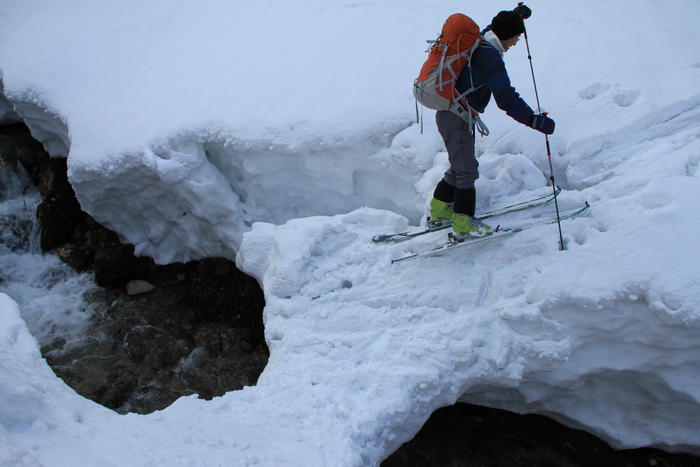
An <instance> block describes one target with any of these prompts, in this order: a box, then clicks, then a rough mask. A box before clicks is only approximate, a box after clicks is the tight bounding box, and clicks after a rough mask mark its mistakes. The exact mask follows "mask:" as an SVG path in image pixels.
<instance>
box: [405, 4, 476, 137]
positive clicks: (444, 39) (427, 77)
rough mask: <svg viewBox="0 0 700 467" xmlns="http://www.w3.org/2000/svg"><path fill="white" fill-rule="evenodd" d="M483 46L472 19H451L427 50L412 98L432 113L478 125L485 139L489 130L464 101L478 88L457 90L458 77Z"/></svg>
mask: <svg viewBox="0 0 700 467" xmlns="http://www.w3.org/2000/svg"><path fill="white" fill-rule="evenodd" d="M429 42H430V41H429ZM480 44H481V31H480V29H479V26H478V25H477V24H476V23H475V22H474V21H473V20H472V19H471V18H470V17H468V16H466V15H463V14H461V13H455V14H453V15H450V16H449V17H448V18H447V20H446V21H445V24H443V26H442V32H441V33H440V35H439V36H438V38H437V40H436V41H433V44H432V45H431V46H430V48H429V49H428V59H427V60H426V61H425V63H424V64H423V67H422V68H421V70H420V74H419V75H418V78H417V79H416V80H415V81H414V82H413V95H414V96H415V98H416V100H417V101H418V102H420V103H421V104H422V105H424V106H425V107H427V108H429V109H433V110H450V111H452V112H454V113H455V114H457V115H458V116H459V117H461V118H462V119H463V120H465V121H467V122H468V123H475V124H476V125H478V128H479V131H480V133H481V134H483V135H486V134H488V129H487V128H486V126H485V125H484V124H483V122H481V119H480V118H479V114H478V113H477V112H476V111H475V110H473V109H472V108H471V107H469V104H467V102H466V100H465V99H464V98H465V96H466V95H467V94H469V93H470V92H472V91H473V90H474V89H475V88H474V87H472V88H470V89H468V90H467V91H466V92H464V93H462V94H460V93H459V92H458V91H457V89H456V84H457V78H459V74H460V73H461V72H462V70H463V69H464V67H465V66H469V62H470V60H471V55H472V53H473V52H474V51H475V50H476V48H477V47H479V45H480Z"/></svg>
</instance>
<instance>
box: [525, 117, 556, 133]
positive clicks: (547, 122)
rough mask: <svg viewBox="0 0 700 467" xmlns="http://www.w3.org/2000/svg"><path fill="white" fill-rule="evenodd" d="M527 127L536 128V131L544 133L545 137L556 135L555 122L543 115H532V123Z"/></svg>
mask: <svg viewBox="0 0 700 467" xmlns="http://www.w3.org/2000/svg"><path fill="white" fill-rule="evenodd" d="M527 126H529V127H530V128H534V129H535V130H537V131H539V132H541V133H544V134H545V135H551V134H552V133H554V120H552V119H551V118H549V117H548V116H547V115H545V114H542V115H538V114H532V117H530V121H529V122H528V124H527Z"/></svg>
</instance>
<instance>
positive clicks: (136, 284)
mask: <svg viewBox="0 0 700 467" xmlns="http://www.w3.org/2000/svg"><path fill="white" fill-rule="evenodd" d="M154 289H155V286H154V285H153V284H149V283H148V282H146V281H138V280H137V281H131V282H129V283H128V284H126V293H128V294H129V295H139V294H142V293H148V292H151V291H152V290H154Z"/></svg>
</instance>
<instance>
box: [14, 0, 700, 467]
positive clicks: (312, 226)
mask: <svg viewBox="0 0 700 467" xmlns="http://www.w3.org/2000/svg"><path fill="white" fill-rule="evenodd" d="M513 6H515V5H512V6H511V5H507V4H502V5H499V6H483V5H474V4H472V5H465V4H464V3H463V2H440V4H439V5H437V4H431V3H429V2H420V1H418V0H410V1H405V0H404V1H402V2H392V1H385V2H381V3H364V2H358V3H343V2H327V1H321V0H311V1H306V2H303V5H301V4H299V2H296V3H294V2H282V1H267V2H257V3H254V2H252V3H251V2H248V3H245V4H243V3H240V2H223V1H222V2H217V1H212V2H206V3H202V2H187V1H180V2H176V1H165V0H163V1H158V2H155V1H154V2H136V1H125V0H120V1H119V2H116V1H105V2H88V1H79V0H71V1H65V2H60V3H59V2H51V1H40V0H36V1H33V2H22V1H18V0H13V1H6V2H3V4H2V5H0V18H2V22H3V28H2V30H0V71H1V73H2V81H3V93H4V95H5V96H6V97H7V99H8V101H5V100H1V101H0V120H4V119H13V118H17V116H19V117H20V118H22V119H23V120H24V121H25V122H26V123H27V124H28V125H29V126H30V128H31V130H32V133H33V135H34V136H35V137H36V138H37V139H39V140H40V141H42V142H43V143H44V145H45V147H46V149H47V150H48V151H49V152H50V153H51V155H52V156H54V157H65V156H68V165H69V177H70V180H71V183H72V184H73V186H74V188H75V190H76V193H77V196H78V199H79V200H80V202H81V205H82V206H83V209H84V210H86V211H87V212H88V213H90V214H91V215H93V216H94V217H95V218H96V219H98V220H99V221H100V222H102V223H104V224H105V225H107V226H108V227H110V228H112V229H113V230H115V231H117V232H118V233H119V235H120V236H121V238H122V240H124V241H127V242H130V243H133V244H135V245H136V248H137V252H138V253H139V254H142V255H148V256H151V257H153V258H154V259H155V260H156V261H157V262H159V263H162V264H166V263H170V262H175V261H187V260H191V259H198V258H204V257H209V256H223V257H227V258H230V259H236V261H237V264H238V265H239V267H240V268H242V269H243V270H244V271H246V272H247V273H249V274H251V275H253V276H254V277H256V278H257V279H258V281H259V282H260V284H261V285H262V286H263V288H264V291H265V298H266V308H265V316H264V318H265V332H266V339H267V343H268V346H269V348H270V352H271V355H270V360H269V363H268V365H267V367H266V369H265V371H264V372H263V374H262V375H261V377H260V380H259V381H258V384H257V385H256V386H255V387H247V388H245V389H243V390H241V391H234V392H230V393H228V394H226V395H224V396H222V397H219V398H215V399H214V400H212V401H204V400H199V399H197V398H196V396H192V397H185V398H182V399H180V400H178V401H177V402H176V403H174V404H173V405H172V406H170V407H168V408H167V409H164V410H162V411H160V412H157V413H154V414H150V415H144V416H142V415H135V414H130V415H126V416H121V415H117V414H115V413H113V412H111V411H109V410H107V409H105V408H103V407H101V406H98V405H96V404H95V403H93V402H91V401H88V400H86V399H84V398H82V397H80V396H79V395H77V394H76V393H75V392H74V391H72V390H71V389H70V388H68V387H67V386H66V385H65V384H64V383H63V382H62V381H61V380H59V379H58V378H57V377H56V376H55V375H54V374H53V373H52V371H51V370H50V368H49V367H48V366H47V365H46V363H45V362H44V360H43V359H42V358H41V356H40V354H39V350H38V349H39V344H38V342H37V340H38V341H42V340H43V339H48V338H51V337H53V336H55V335H63V336H67V337H66V339H67V340H68V341H75V342H76V343H77V342H79V340H80V338H81V334H80V331H81V330H82V329H83V325H84V323H85V321H86V320H87V319H89V313H90V310H84V307H85V305H84V302H83V300H82V295H83V294H84V293H85V292H86V291H88V290H90V289H91V288H92V287H94V284H92V282H91V278H90V276H89V275H80V274H77V273H74V272H72V271H70V270H69V269H68V268H67V267H65V266H64V265H61V264H60V263H59V262H58V261H57V260H55V259H52V257H45V256H41V255H39V254H38V253H27V254H19V253H16V252H12V251H10V250H11V249H9V248H3V249H2V252H1V253H2V255H0V261H1V264H2V274H3V279H5V281H4V282H2V283H0V318H1V319H0V323H1V324H0V353H1V354H2V355H1V356H0V357H1V358H0V401H1V403H0V446H2V449H0V465H47V466H62V465H71V466H76V465H97V464H99V465H208V466H211V465H299V464H300V463H303V465H319V466H328V465H337V466H341V465H347V466H359V465H377V464H378V463H379V462H380V461H381V460H382V459H383V458H385V457H386V456H387V455H388V454H390V453H391V452H392V451H393V450H395V449H396V448H397V447H398V446H400V445H401V444H402V443H403V442H405V441H407V440H409V439H410V438H411V437H412V436H413V435H414V434H415V433H416V432H417V431H418V430H419V429H420V427H421V425H422V423H423V422H424V421H425V420H426V419H427V418H428V417H429V415H430V414H431V413H432V411H434V410H435V409H437V408H438V407H441V406H444V405H448V404H452V403H454V402H455V401H457V400H458V399H459V400H463V401H468V402H472V403H478V404H484V405H489V406H493V407H499V408H505V409H509V410H513V411H517V412H521V413H527V412H534V413H544V414H547V415H549V416H551V417H553V418H555V419H557V420H559V421H562V422H563V423H565V424H567V425H569V426H574V427H578V428H583V429H586V430H588V431H590V432H592V433H594V434H596V435H598V436H600V437H602V438H603V439H605V440H606V441H608V442H609V443H611V444H612V445H613V446H614V447H616V448H628V447H638V446H647V445H651V446H657V447H662V448H664V449H668V450H672V451H676V450H680V451H687V452H692V453H696V454H700V435H699V434H698V433H700V381H699V379H698V378H699V377H698V375H699V374H700V371H699V370H700V368H699V367H700V344H698V343H699V342H700V339H699V337H700V320H699V319H698V318H699V317H700V310H699V309H698V303H700V274H699V271H698V265H697V258H698V257H700V240H698V237H697V235H696V234H695V233H696V232H697V230H698V227H700V213H698V210H697V209H696V206H695V202H694V201H695V200H696V199H698V197H699V196H700V183H699V181H698V178H699V177H700V175H699V174H698V166H699V165H700V130H699V129H698V128H700V126H699V125H698V122H700V92H698V89H700V88H699V87H698V84H699V83H700V58H699V57H698V56H697V53H696V52H695V51H697V50H700V34H699V33H698V32H697V30H696V25H695V24H694V23H695V18H697V16H698V14H699V13H700V5H699V4H698V3H697V2H694V1H692V0H677V1H674V2H665V3H664V4H663V6H661V5H656V4H653V3H652V2H644V3H642V4H640V3H639V2H635V1H632V0H621V1H617V2H604V1H600V0H596V1H592V2H587V3H586V4H585V5H583V4H581V3H575V4H574V3H573V2H558V1H554V0H533V2H532V3H530V4H529V6H531V7H532V9H533V16H532V18H530V19H528V20H527V27H528V36H529V37H528V38H529V43H530V48H531V53H532V58H533V66H534V70H535V73H536V77H537V86H538V91H539V97H540V100H541V102H542V109H543V110H545V111H548V112H550V115H551V116H552V117H553V118H554V119H555V120H556V122H557V130H556V132H555V134H554V135H552V137H551V138H550V141H551V147H552V159H553V160H552V162H553V167H554V174H555V178H556V182H557V184H559V185H560V186H561V187H562V189H563V192H562V194H561V195H560V197H559V207H560V208H561V209H562V210H568V209H574V208H578V207H581V206H582V205H583V203H584V202H586V201H587V202H589V203H590V204H591V206H592V209H591V211H590V214H589V215H587V216H586V217H584V218H580V219H577V220H574V221H567V222H564V223H562V230H563V235H564V242H565V244H566V250H565V251H559V250H558V233H557V230H556V227H555V226H544V227H541V228H537V229H533V230H530V231H527V232H523V233H520V234H517V235H514V236H512V237H509V238H508V239H502V240H494V241H489V242H484V243H481V244H479V245H474V246H473V247H468V248H464V249H461V250H457V251H455V252H451V253H449V254H447V255H445V256H441V257H435V258H426V259H421V260H416V261H413V262H409V263H405V264H394V265H392V264H391V262H390V261H391V259H394V258H397V257H399V256H402V255H404V254H408V253H411V252H413V251H417V250H418V249H420V248H422V247H426V246H430V245H434V244H435V243H436V242H437V241H438V239H437V238H439V237H437V238H436V237H435V236H433V237H428V238H422V239H419V240H414V241H412V242H407V243H400V244H392V245H377V244H373V243H372V241H371V239H372V237H373V236H374V235H375V234H378V233H391V232H398V231H401V230H404V229H406V228H408V227H409V226H415V225H418V224H419V223H420V222H421V219H422V218H423V216H424V215H425V208H426V203H427V201H428V198H429V197H430V195H431V193H432V190H433V188H434V186H435V184H436V183H437V182H438V180H439V179H440V178H441V176H442V172H443V171H444V170H445V168H446V166H447V156H446V154H445V153H444V149H443V147H442V142H441V140H440V137H439V135H438V134H437V132H436V129H435V125H434V123H433V114H432V113H431V112H430V111H428V110H425V111H423V120H424V124H423V126H424V131H423V133H422V134H421V131H420V125H417V124H415V107H414V102H413V98H412V95H411V92H410V86H411V81H412V80H413V78H414V77H415V75H416V74H417V70H418V69H419V68H420V65H421V64H422V61H423V60H424V58H425V54H424V53H423V52H424V50H425V47H426V44H425V42H424V39H432V38H434V37H435V34H436V33H437V32H438V31H439V28H440V26H441V24H442V22H443V21H444V19H445V18H446V17H447V16H448V15H449V14H451V13H454V12H458V11H460V12H464V13H467V14H469V15H471V16H472V17H473V18H474V19H475V20H476V21H477V23H479V24H481V25H484V26H485V25H486V24H488V22H489V20H490V18H491V17H492V16H493V15H494V14H495V13H497V11H498V10H499V9H506V8H512V7H513ZM505 58H506V62H507V64H508V69H509V73H510V76H511V80H512V81H513V83H514V84H515V86H516V88H517V89H518V90H519V92H521V94H522V95H523V97H524V98H525V99H526V100H527V101H528V102H529V103H530V104H531V105H532V106H533V107H537V103H536V99H535V96H534V92H533V91H532V89H533V86H532V78H531V75H530V65H529V62H528V60H527V53H526V47H525V43H524V41H521V42H520V43H519V44H518V45H517V46H516V47H515V48H513V49H512V50H510V51H509V52H508V53H507V54H506V56H505ZM10 103H11V104H12V105H11V106H10V105H9V104H10ZM484 120H485V122H486V124H487V125H488V126H489V128H490V130H491V135H490V136H489V137H487V138H480V139H478V141H477V150H478V153H479V158H480V159H479V160H480V164H481V178H480V179H479V181H478V182H477V194H478V198H479V204H478V206H477V210H480V211H485V210H488V209H491V208H495V207H499V206H502V205H504V204H509V203H511V202H517V201H522V200H524V199H527V198H530V197H534V196H541V195H545V194H546V193H548V192H551V187H548V186H547V182H548V179H549V176H550V172H549V165H548V161H547V156H546V151H545V147H544V138H543V137H542V135H541V134H539V133H537V132H534V131H532V130H530V129H528V128H526V127H523V126H521V125H519V124H517V123H515V122H513V121H512V120H510V119H509V118H508V117H507V116H505V115H504V114H503V113H502V112H500V111H499V110H498V109H497V108H496V106H495V105H494V104H492V105H491V106H490V108H489V109H488V110H487V112H486V114H485V116H484ZM32 196H33V197H32ZM32 202H36V195H31V196H30V200H29V201H28V202H27V201H26V199H24V200H23V199H21V198H20V197H19V195H16V196H14V197H12V196H11V197H9V198H8V199H7V200H5V199H3V204H2V209H3V215H6V213H9V212H15V211H16V210H21V209H25V208H26V206H27V203H29V205H30V207H31V205H32ZM21 206H25V208H21ZM552 210H553V206H552V205H551V204H550V205H546V206H542V207H539V208H536V209H534V210H531V211H529V212H524V213H520V214H515V215H512V217H511V218H510V219H509V218H503V219H502V222H503V223H504V224H505V223H507V222H508V221H509V220H511V221H516V220H518V219H523V218H526V217H531V216H550V215H552V214H553V212H552ZM498 222H501V219H499V220H498ZM5 242H6V240H5V239H3V244H5ZM34 251H35V249H34ZM10 297H11V298H10ZM30 330H31V332H30ZM76 345H77V344H76Z"/></svg>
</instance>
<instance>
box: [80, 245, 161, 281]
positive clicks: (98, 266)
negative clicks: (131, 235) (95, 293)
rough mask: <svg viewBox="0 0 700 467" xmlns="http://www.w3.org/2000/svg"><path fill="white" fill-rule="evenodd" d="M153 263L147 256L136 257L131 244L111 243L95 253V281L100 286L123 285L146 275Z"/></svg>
mask: <svg viewBox="0 0 700 467" xmlns="http://www.w3.org/2000/svg"><path fill="white" fill-rule="evenodd" d="M151 264H153V262H152V260H150V259H149V258H143V257H136V256H135V255H134V246H133V245H122V244H118V245H111V246H106V247H104V248H100V249H99V250H98V251H97V252H96V253H95V262H94V270H95V283H96V284H97V285H99V286H101V287H111V288H119V287H124V286H125V285H126V284H128V283H129V282H130V281H132V280H136V279H143V278H145V277H147V276H148V273H149V268H150V266H151Z"/></svg>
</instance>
